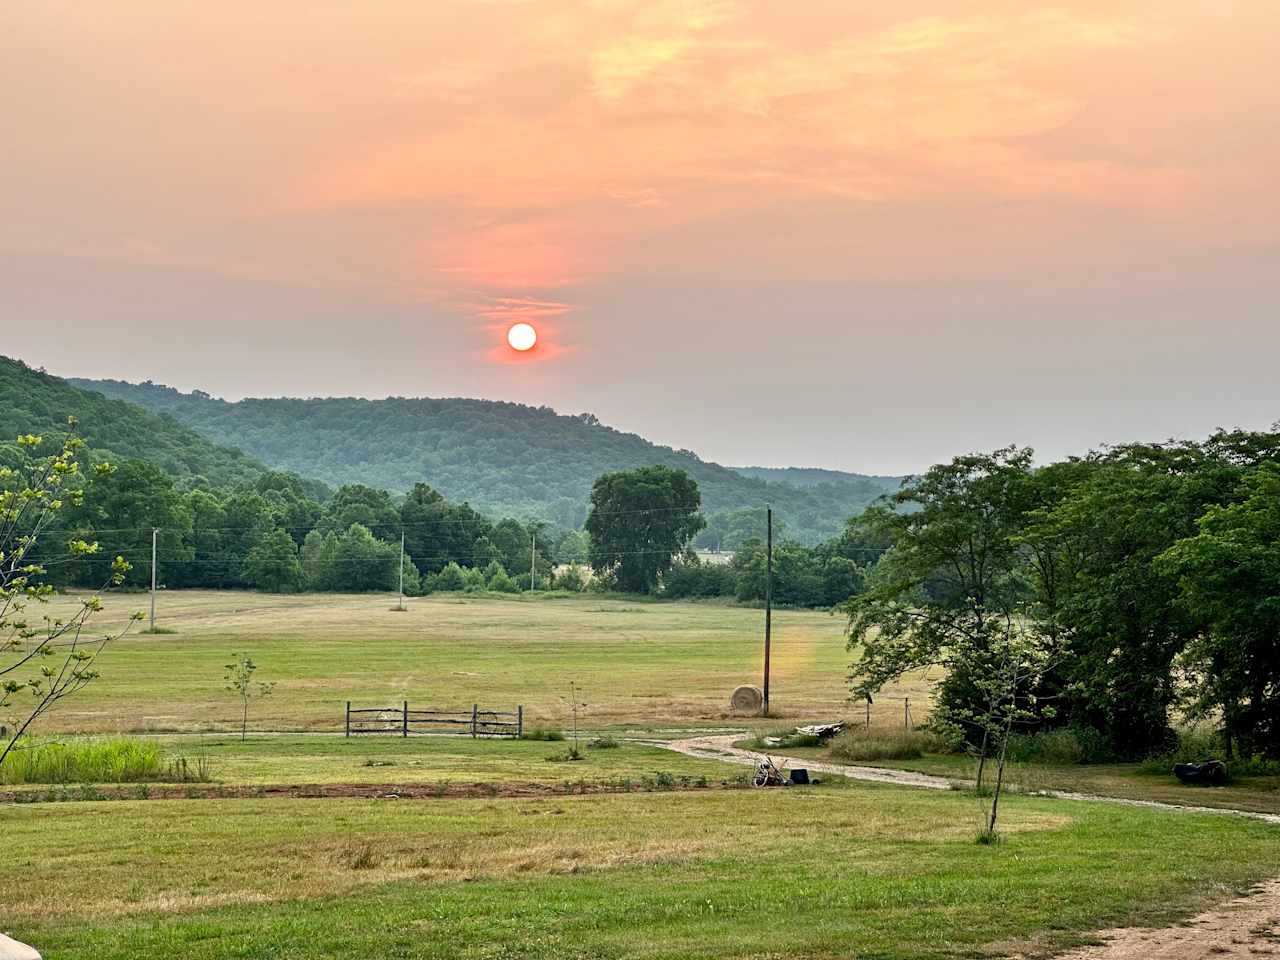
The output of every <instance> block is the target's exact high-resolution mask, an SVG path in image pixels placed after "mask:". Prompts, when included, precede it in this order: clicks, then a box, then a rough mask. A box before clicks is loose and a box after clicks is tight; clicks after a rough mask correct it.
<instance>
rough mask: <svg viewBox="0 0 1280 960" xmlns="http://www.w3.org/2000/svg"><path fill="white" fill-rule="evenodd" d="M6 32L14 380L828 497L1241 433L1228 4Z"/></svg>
mask: <svg viewBox="0 0 1280 960" xmlns="http://www.w3.org/2000/svg"><path fill="white" fill-rule="evenodd" d="M3 22H4V27H3V30H2V31H0V116H3V118H4V129H5V134H4V143H3V146H2V147H0V353H4V354H6V355H10V356H17V357H20V358H21V359H23V360H25V361H27V362H28V363H30V364H31V365H33V366H41V367H45V368H47V369H48V370H50V372H53V373H57V374H61V375H66V376H91V377H118V378H123V379H130V380H141V379H153V380H156V381H158V382H164V383H169V384H172V385H174V386H177V387H179V388H182V389H192V388H200V389H204V390H208V391H209V392H211V393H214V394H216V395H219V396H225V397H227V398H229V399H237V398H239V397H243V396H280V395H291V396H353V395H354V396H367V397H382V396H475V397H487V398H493V399H503V400H514V401H519V402H524V403H529V404H534V405H540V404H548V405H550V406H553V407H555V408H556V409H557V410H560V411H561V412H565V413H578V412H583V411H590V412H592V413H595V414H596V415H597V416H599V417H600V418H601V419H602V420H603V421H604V422H605V423H608V424H610V425H613V426H616V427H618V428H620V429H624V430H628V431H634V432H638V433H641V434H643V435H645V436H647V437H649V438H650V439H653V440H655V441H657V442H660V443H665V444H669V445H671V446H675V447H681V448H690V449H693V450H695V451H697V452H698V453H699V454H700V455H702V456H703V457H704V458H706V459H711V460H717V461H719V462H723V463H731V464H744V465H745V464H758V465H765V466H785V465H803V466H825V467H833V468H838V469H847V470H856V471H861V472H867V473H902V472H909V471H914V470H919V469H922V468H923V467H924V466H927V465H928V464H930V463H933V462H937V461H940V460H945V459H948V458H950V457H951V456H954V455H956V454H960V453H965V452H970V451H974V450H987V449H992V448H995V447H997V446H1003V445H1005V444H1009V443H1018V444H1024V445H1030V446H1033V447H1034V448H1035V449H1036V450H1037V452H1038V454H1039V456H1040V458H1041V459H1046V460H1047V459H1052V458H1056V457H1059V456H1062V455H1065V454H1069V453H1080V452H1083V451H1085V450H1087V449H1089V448H1091V447H1096V446H1098V445H1100V444H1103V443H1107V442H1122V441H1125V440H1130V439H1161V438H1167V437H1194V436H1200V435H1203V434H1205V433H1207V432H1209V431H1211V430H1212V429H1213V428H1215V427H1217V426H1244V427H1252V428H1263V427H1266V426H1268V425H1269V424H1271V423H1273V422H1275V421H1277V420H1280V309H1278V308H1280V200H1278V195H1280V190H1278V189H1277V188H1278V187H1280V177H1278V176H1277V171H1280V119H1278V118H1280V66H1278V64H1280V6H1277V5H1276V4H1275V3H1273V2H1269V0H1266V2H1264V0H1237V2H1233V0H1216V2H1213V3H1207V2H1204V0H1160V2H1134V0H1056V2H1051V3H1047V4H1045V5H1039V4H1037V3H1036V2H1035V0H1016V2H1015V0H1008V2H1003V0H968V2H959V0H931V2H927V0H898V2H895V3H875V4H872V3H851V2H849V0H840V2H830V3H828V2H823V0H809V2H806V3H802V4H787V3H778V2H777V0H761V2H748V0H564V2H551V0H545V2H544V0H429V2H423V0H362V2H360V3H326V2H320V3H317V2H314V0H308V2H301V0H270V2H266V3H264V2H262V0H254V2H252V3H250V2H245V0H219V2H218V3H187V2H174V0H110V2H106V0H9V2H8V3H7V4H6V5H5V12H4V14H3ZM519 321H525V322H530V323H532V324H533V325H534V326H535V327H537V328H538V330H539V334H540V341H539V345H538V347H537V348H535V350H533V351H531V352H530V353H529V354H527V355H516V354H514V353H513V352H512V351H510V350H509V349H508V348H506V347H505V345H504V344H505V331H506V329H507V327H508V326H510V325H511V324H512V323H515V322H519Z"/></svg>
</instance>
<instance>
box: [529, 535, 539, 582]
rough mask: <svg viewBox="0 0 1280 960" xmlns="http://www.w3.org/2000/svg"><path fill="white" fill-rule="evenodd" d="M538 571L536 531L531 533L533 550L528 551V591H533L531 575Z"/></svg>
mask: <svg viewBox="0 0 1280 960" xmlns="http://www.w3.org/2000/svg"><path fill="white" fill-rule="evenodd" d="M537 569H538V531H536V530H535V531H534V532H533V548H532V549H531V550H530V551H529V589H530V590H532V589H533V575H534V573H535V572H536V571H537Z"/></svg>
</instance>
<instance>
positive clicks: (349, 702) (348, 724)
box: [343, 700, 351, 737]
mask: <svg viewBox="0 0 1280 960" xmlns="http://www.w3.org/2000/svg"><path fill="white" fill-rule="evenodd" d="M345 730H346V732H345V733H344V734H343V735H344V736H347V737H349V736H351V701H350V700H348V701H347V722H346V727H345Z"/></svg>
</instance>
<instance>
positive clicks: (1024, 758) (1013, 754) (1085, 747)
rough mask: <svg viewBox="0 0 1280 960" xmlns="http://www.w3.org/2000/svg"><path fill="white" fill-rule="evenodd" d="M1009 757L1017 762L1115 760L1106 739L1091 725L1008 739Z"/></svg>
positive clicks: (1058, 762)
mask: <svg viewBox="0 0 1280 960" xmlns="http://www.w3.org/2000/svg"><path fill="white" fill-rule="evenodd" d="M1008 758H1009V759H1010V760H1013V761H1014V762H1015V763H1050V764H1070V763H1105V762H1106V761H1108V760H1111V759H1113V756H1112V754H1111V751H1110V750H1109V749H1108V747H1107V743H1106V738H1105V737H1103V735H1102V734H1101V733H1099V732H1098V731H1097V730H1093V729H1091V728H1088V727H1067V728H1063V729H1061V730H1045V731H1041V732H1039V733H1030V734H1015V735H1013V736H1012V737H1010V738H1009V751H1008Z"/></svg>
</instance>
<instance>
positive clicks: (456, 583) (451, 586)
mask: <svg viewBox="0 0 1280 960" xmlns="http://www.w3.org/2000/svg"><path fill="white" fill-rule="evenodd" d="M427 583H428V585H429V587H430V590H431V592H432V593H452V592H454V591H457V590H462V589H464V588H465V587H466V586H467V580H466V577H465V576H464V575H463V573H462V568H461V567H460V566H458V564H457V562H456V561H453V560H450V561H449V562H448V563H447V564H445V566H444V568H443V569H442V570H441V571H440V572H439V573H436V574H432V575H431V576H430V577H428V578H427Z"/></svg>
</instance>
